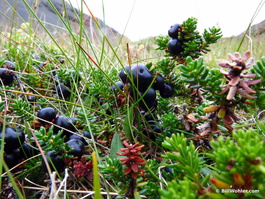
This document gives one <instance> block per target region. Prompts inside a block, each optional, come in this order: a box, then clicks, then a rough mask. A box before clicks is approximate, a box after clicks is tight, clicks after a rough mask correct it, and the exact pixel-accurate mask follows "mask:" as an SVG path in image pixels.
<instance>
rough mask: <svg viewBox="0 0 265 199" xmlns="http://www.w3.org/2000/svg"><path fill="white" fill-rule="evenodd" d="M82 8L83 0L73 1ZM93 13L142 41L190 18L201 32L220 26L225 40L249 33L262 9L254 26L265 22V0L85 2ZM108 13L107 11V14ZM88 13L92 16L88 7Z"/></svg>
mask: <svg viewBox="0 0 265 199" xmlns="http://www.w3.org/2000/svg"><path fill="white" fill-rule="evenodd" d="M70 1H71V3H72V4H73V5H74V6H76V7H77V8H78V6H80V2H82V0H70ZM84 1H85V2H86V4H87V6H88V7H89V9H90V10H91V11H92V13H93V14H94V15H95V16H96V17H98V18H100V19H102V20H105V23H106V24H107V25H108V26H110V27H112V28H114V29H115V30H117V31H118V32H119V33H121V34H124V35H125V36H127V37H128V38H129V39H130V40H131V41H138V40H140V39H145V38H147V37H149V36H158V35H166V34H167V31H168V29H169V28H170V26H171V25H173V24H176V23H180V24H181V23H182V22H183V21H185V20H186V19H188V18H189V17H196V18H197V19H198V24H197V29H198V31H200V32H203V30H204V29H208V28H210V27H213V26H216V27H219V28H221V30H222V32H223V36H224V37H230V36H236V35H238V34H240V33H242V32H243V31H245V30H246V29H247V27H248V25H249V23H250V21H251V19H252V17H253V15H254V14H255V12H256V10H257V9H258V7H259V4H263V6H262V7H261V9H260V11H259V13H258V14H257V15H256V18H255V20H254V22H253V23H252V24H257V23H259V22H261V21H263V20H265V0H251V1H249V0H244V1H243V0H84ZM103 10H104V11H103ZM84 12H85V13H88V11H87V9H86V8H85V7H84Z"/></svg>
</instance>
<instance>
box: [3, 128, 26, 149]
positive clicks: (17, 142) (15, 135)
mask: <svg viewBox="0 0 265 199" xmlns="http://www.w3.org/2000/svg"><path fill="white" fill-rule="evenodd" d="M2 136H3V131H1V132H0V139H2V141H4V142H5V152H9V151H13V150H15V149H17V148H19V147H20V146H22V144H23V143H24V141H25V134H24V132H23V131H21V130H20V129H16V128H14V127H6V128H5V135H4V138H3V137H2Z"/></svg>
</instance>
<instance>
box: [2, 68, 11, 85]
mask: <svg viewBox="0 0 265 199" xmlns="http://www.w3.org/2000/svg"><path fill="white" fill-rule="evenodd" d="M0 79H1V80H2V82H3V84H4V85H5V86H9V85H11V84H12V83H13V81H14V73H13V72H11V71H10V70H8V69H5V68H0Z"/></svg>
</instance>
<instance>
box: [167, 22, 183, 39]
mask: <svg viewBox="0 0 265 199" xmlns="http://www.w3.org/2000/svg"><path fill="white" fill-rule="evenodd" d="M180 30H181V27H180V24H174V25H173V26H171V27H170V28H169V30H168V36H170V37H172V38H178V33H179V31H180Z"/></svg>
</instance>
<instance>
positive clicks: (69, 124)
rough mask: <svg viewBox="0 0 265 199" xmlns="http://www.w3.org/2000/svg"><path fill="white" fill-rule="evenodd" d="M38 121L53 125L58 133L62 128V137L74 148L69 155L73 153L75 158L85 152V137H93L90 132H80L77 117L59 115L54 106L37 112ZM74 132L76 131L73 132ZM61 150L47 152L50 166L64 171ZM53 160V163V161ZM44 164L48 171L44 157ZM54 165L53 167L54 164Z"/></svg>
mask: <svg viewBox="0 0 265 199" xmlns="http://www.w3.org/2000/svg"><path fill="white" fill-rule="evenodd" d="M37 117H38V122H39V123H40V124H41V125H43V126H46V127H47V126H51V124H52V125H53V126H54V127H53V134H54V135H56V134H58V133H59V131H60V130H62V131H63V132H62V135H61V136H62V137H65V141H66V143H67V144H68V145H69V146H70V147H71V148H72V151H70V152H69V155H73V156H74V158H75V159H80V158H81V157H82V155H84V152H85V145H86V144H87V142H86V141H85V139H84V137H86V138H88V139H91V135H90V133H89V132H87V131H84V132H82V133H81V132H79V131H77V128H76V126H75V124H76V121H78V119H77V118H69V119H68V118H66V117H65V116H62V115H57V112H56V111H55V110H54V108H52V107H46V108H42V109H40V110H39V111H38V113H37ZM73 132H74V133H73ZM61 155H62V154H60V152H58V151H55V150H52V151H48V152H47V153H46V157H47V160H48V163H49V165H50V168H51V169H52V170H54V167H55V168H56V170H57V171H58V172H62V171H64V168H65V163H64V160H63V159H62V158H61ZM51 162H52V163H51ZM42 165H43V168H44V170H45V171H47V167H46V164H45V161H44V159H42ZM52 165H53V166H54V167H53V166H52Z"/></svg>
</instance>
